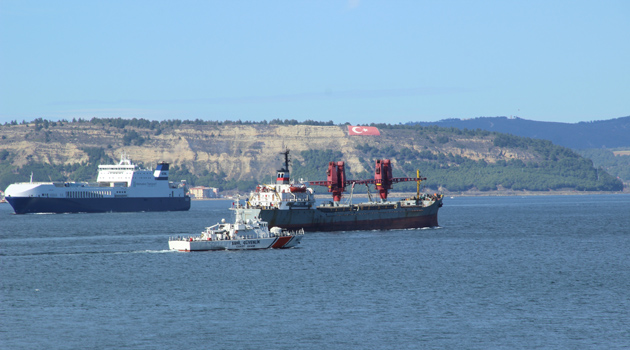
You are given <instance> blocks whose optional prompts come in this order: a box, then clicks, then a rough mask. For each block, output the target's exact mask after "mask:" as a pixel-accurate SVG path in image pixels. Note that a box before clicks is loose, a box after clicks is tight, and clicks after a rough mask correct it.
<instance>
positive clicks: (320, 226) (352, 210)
mask: <svg viewBox="0 0 630 350" xmlns="http://www.w3.org/2000/svg"><path fill="white" fill-rule="evenodd" d="M281 154H283V155H284V167H282V168H281V169H280V170H278V171H277V176H276V183H275V184H266V185H258V186H257V187H256V189H255V190H253V191H252V192H251V193H250V196H249V200H248V201H247V206H246V207H247V209H245V211H244V213H243V215H244V217H245V218H246V219H252V218H260V219H261V220H263V221H266V222H268V223H269V225H270V226H278V227H281V228H284V229H296V228H303V229H304V230H305V231H307V232H308V231H352V230H389V229H410V228H424V227H436V226H438V210H439V208H440V207H442V199H443V195H441V194H437V193H433V194H430V193H420V182H421V181H424V180H426V178H424V177H420V173H419V171H417V174H416V175H417V176H416V177H415V178H414V177H411V178H403V177H400V178H395V177H393V176H392V165H391V161H390V160H389V159H378V160H376V162H375V171H374V179H366V180H347V179H346V175H345V168H344V162H342V161H340V162H329V164H328V170H327V173H326V174H327V180H326V181H311V182H306V181H302V180H300V181H297V182H296V181H295V180H291V179H290V175H289V151H288V150H286V151H285V152H282V153H281ZM404 181H415V182H417V193H416V195H415V196H413V197H410V198H406V199H402V200H398V201H391V200H388V199H387V196H388V191H389V190H390V189H391V188H392V184H394V183H398V182H404ZM357 184H359V185H361V184H363V185H366V186H367V188H368V198H369V201H368V202H365V203H359V204H353V203H352V192H351V195H350V200H349V201H348V202H347V203H343V202H342V201H341V198H342V194H343V192H345V190H346V186H352V190H353V189H354V186H355V185H357ZM370 185H373V186H375V188H376V190H377V191H378V193H379V197H380V198H379V199H376V198H372V195H371V193H370V192H369V188H370V187H369V186H370ZM309 186H326V187H327V188H328V192H331V193H332V195H333V201H328V202H326V203H322V204H320V205H316V204H315V195H314V193H315V191H314V190H313V188H311V187H309Z"/></svg>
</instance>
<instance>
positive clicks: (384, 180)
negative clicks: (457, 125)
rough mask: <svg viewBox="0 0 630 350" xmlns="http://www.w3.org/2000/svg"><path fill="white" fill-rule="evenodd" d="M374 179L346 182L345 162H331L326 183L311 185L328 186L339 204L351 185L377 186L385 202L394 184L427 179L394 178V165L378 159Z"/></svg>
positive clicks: (388, 161)
mask: <svg viewBox="0 0 630 350" xmlns="http://www.w3.org/2000/svg"><path fill="white" fill-rule="evenodd" d="M374 168H375V169H374V178H373V179H368V180H346V172H345V168H344V162H330V163H328V170H327V171H326V175H327V180H326V181H311V182H309V184H311V185H314V186H326V187H328V192H332V194H333V200H334V201H335V202H339V201H340V200H341V196H342V193H343V192H344V191H345V190H346V185H351V184H364V185H370V184H373V185H375V187H376V189H377V190H378V193H379V195H380V197H381V199H382V200H383V201H385V200H387V194H388V192H389V190H390V189H391V188H392V184H395V183H399V182H404V181H417V182H419V181H423V180H426V179H427V178H426V177H420V176H418V177H393V176H392V165H391V162H390V160H389V159H377V160H376V164H375V167H374Z"/></svg>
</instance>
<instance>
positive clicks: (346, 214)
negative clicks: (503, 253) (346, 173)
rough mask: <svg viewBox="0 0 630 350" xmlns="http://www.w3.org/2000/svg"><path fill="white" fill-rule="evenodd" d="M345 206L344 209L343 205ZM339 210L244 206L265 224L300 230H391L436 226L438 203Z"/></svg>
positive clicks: (355, 207)
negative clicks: (420, 205)
mask: <svg viewBox="0 0 630 350" xmlns="http://www.w3.org/2000/svg"><path fill="white" fill-rule="evenodd" d="M344 209H345V208H344ZM344 209H342V208H340V209H337V210H335V209H321V208H315V209H303V210H278V209H247V210H248V211H249V215H254V216H259V217H260V219H261V220H263V221H267V222H268V223H269V226H270V227H271V226H278V227H281V228H283V229H288V230H293V229H299V228H303V229H304V231H309V232H313V231H353V230H392V229H410V228H424V227H436V226H439V225H438V209H439V202H436V203H435V204H434V205H431V206H428V207H417V206H416V207H397V208H395V209H378V210H360V209H358V207H357V206H354V207H353V208H350V209H347V210H344Z"/></svg>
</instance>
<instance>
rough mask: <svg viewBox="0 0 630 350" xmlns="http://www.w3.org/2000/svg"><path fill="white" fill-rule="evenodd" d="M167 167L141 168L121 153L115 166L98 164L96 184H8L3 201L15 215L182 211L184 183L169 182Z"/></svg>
mask: <svg viewBox="0 0 630 350" xmlns="http://www.w3.org/2000/svg"><path fill="white" fill-rule="evenodd" d="M168 169H169V164H168V163H166V162H161V163H159V164H158V165H157V167H156V169H155V170H154V171H153V170H151V169H140V168H139V167H138V166H137V165H136V164H133V163H132V162H131V160H129V158H127V156H126V155H125V154H124V153H123V154H122V155H121V158H120V162H119V163H118V164H112V165H99V166H98V177H97V182H96V183H88V182H33V175H32V174H31V180H30V182H23V183H15V184H11V185H9V187H7V189H6V191H5V198H6V200H7V201H8V202H9V204H11V206H12V207H13V210H14V211H15V213H16V214H32V213H102V212H142V211H184V210H189V209H190V197H189V196H188V194H187V193H186V188H185V184H184V183H181V182H178V183H175V182H169V181H168Z"/></svg>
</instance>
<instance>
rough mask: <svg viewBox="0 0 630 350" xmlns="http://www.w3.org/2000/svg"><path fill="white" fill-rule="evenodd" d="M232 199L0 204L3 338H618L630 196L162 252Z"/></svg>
mask: <svg viewBox="0 0 630 350" xmlns="http://www.w3.org/2000/svg"><path fill="white" fill-rule="evenodd" d="M231 205H232V202H231V201H226V200H216V201H194V202H193V203H192V208H191V209H190V211H188V212H166V213H164V212H163V213H151V212H149V213H105V214H56V215H55V214H48V215H46V214H39V215H15V214H13V213H12V210H11V207H10V206H9V205H8V204H0V348H1V349H169V350H170V349H628V348H630V195H628V194H610V195H608V194H606V195H566V196H554V195H548V196H524V197H518V196H510V197H499V196H496V197H455V198H451V197H447V198H445V200H444V207H442V208H441V209H440V212H439V223H440V227H437V228H430V229H412V230H391V231H353V232H314V233H307V234H306V236H305V237H304V239H303V240H302V244H301V245H300V246H299V247H297V248H293V249H286V250H260V251H230V252H228V251H214V252H193V253H184V252H171V251H169V250H168V238H169V237H170V236H186V235H191V234H198V233H200V232H201V231H202V230H203V229H204V227H206V226H210V225H213V224H215V223H216V222H218V221H219V220H221V219H222V218H225V219H226V220H231V218H232V215H231V211H229V210H228V208H229V207H230V206H231Z"/></svg>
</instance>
